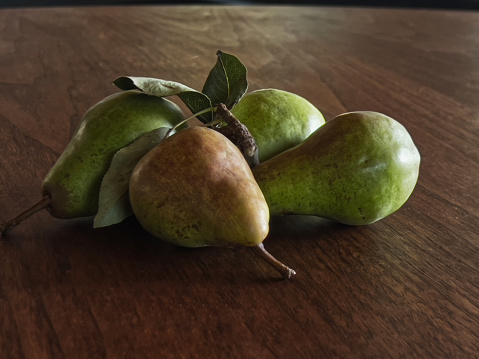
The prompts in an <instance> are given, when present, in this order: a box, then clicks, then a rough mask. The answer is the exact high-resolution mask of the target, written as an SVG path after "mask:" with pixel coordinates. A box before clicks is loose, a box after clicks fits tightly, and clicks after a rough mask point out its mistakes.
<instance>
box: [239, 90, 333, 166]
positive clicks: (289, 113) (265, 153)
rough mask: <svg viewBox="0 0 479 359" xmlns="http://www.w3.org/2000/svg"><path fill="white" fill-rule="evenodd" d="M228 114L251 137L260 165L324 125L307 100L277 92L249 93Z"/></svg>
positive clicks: (317, 112) (317, 111) (322, 118)
mask: <svg viewBox="0 0 479 359" xmlns="http://www.w3.org/2000/svg"><path fill="white" fill-rule="evenodd" d="M231 112H232V114H233V115H234V116H236V118H237V119H238V120H239V121H240V122H241V123H243V124H244V125H245V126H246V127H247V128H248V130H249V131H250V132H251V134H252V135H253V137H254V139H255V141H256V144H257V146H258V155H259V161H260V162H264V161H266V160H267V159H269V158H271V157H273V156H276V155H277V154H279V153H281V152H283V151H285V150H287V149H289V148H291V147H294V146H296V145H298V144H299V143H301V142H302V141H303V140H304V139H305V138H307V137H308V136H309V135H310V134H311V133H312V132H314V131H315V130H316V129H317V128H318V127H320V126H321V125H323V124H324V117H323V115H322V114H321V112H320V111H319V110H318V109H317V108H316V107H315V106H314V105H313V104H311V103H310V102H309V101H308V100H306V99H305V98H303V97H301V96H299V95H296V94H293V93H291V92H287V91H283V90H278V89H261V90H256V91H253V92H250V93H248V94H246V95H245V96H243V98H242V99H241V100H240V101H239V102H238V103H237V104H236V105H235V106H234V107H233V109H232V110H231Z"/></svg>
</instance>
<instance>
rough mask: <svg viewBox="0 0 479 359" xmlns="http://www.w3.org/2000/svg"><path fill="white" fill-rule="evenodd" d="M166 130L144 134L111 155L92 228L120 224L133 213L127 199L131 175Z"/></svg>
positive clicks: (161, 129) (166, 128) (163, 135)
mask: <svg viewBox="0 0 479 359" xmlns="http://www.w3.org/2000/svg"><path fill="white" fill-rule="evenodd" d="M169 130H170V128H168V127H161V128H158V129H156V130H153V131H151V132H148V133H146V134H144V135H143V136H141V137H139V138H138V139H136V140H135V141H133V142H132V143H131V144H129V145H128V146H126V147H124V148H122V149H121V150H119V151H118V152H117V153H116V154H115V156H113V159H112V161H111V164H110V168H109V169H108V171H107V172H106V174H105V176H104V177H103V180H102V183H101V187H100V199H99V202H98V207H99V208H98V213H97V215H96V216H95V218H94V221H93V227H94V228H99V227H106V226H110V225H113V224H116V223H120V222H121V221H123V220H124V219H126V218H128V217H130V216H131V215H132V214H133V211H132V209H131V205H130V200H129V197H128V186H129V183H130V176H131V173H132V172H133V169H134V168H135V166H136V164H137V163H138V161H139V160H140V159H141V158H142V157H143V156H144V155H145V154H146V153H147V152H148V151H150V150H151V149H152V148H153V147H155V146H156V145H158V144H159V143H161V142H162V141H163V139H164V138H165V136H166V134H167V133H168V131H169Z"/></svg>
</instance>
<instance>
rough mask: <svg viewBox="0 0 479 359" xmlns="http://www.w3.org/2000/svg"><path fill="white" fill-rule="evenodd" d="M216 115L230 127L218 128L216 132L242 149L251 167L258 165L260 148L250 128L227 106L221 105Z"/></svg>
mask: <svg viewBox="0 0 479 359" xmlns="http://www.w3.org/2000/svg"><path fill="white" fill-rule="evenodd" d="M216 115H217V117H220V118H221V119H223V121H224V122H225V123H226V124H227V125H228V126H224V127H218V128H216V131H218V132H219V133H221V134H223V135H224V136H226V137H227V138H228V139H229V140H230V141H231V142H233V143H234V144H235V145H236V147H238V148H239V149H240V151H241V153H242V154H243V156H244V157H245V159H246V161H247V162H248V164H249V166H250V167H254V166H256V165H258V164H259V160H258V146H257V145H256V141H255V139H254V137H253V135H251V133H250V132H249V130H248V128H247V127H246V126H245V125H243V124H242V123H241V122H240V121H239V120H238V119H237V118H236V117H235V115H233V114H232V113H231V111H230V110H229V109H228V108H227V107H226V105H225V104H220V105H219V106H218V107H217V108H216Z"/></svg>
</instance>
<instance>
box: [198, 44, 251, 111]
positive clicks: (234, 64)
mask: <svg viewBox="0 0 479 359" xmlns="http://www.w3.org/2000/svg"><path fill="white" fill-rule="evenodd" d="M216 55H217V61H216V64H215V66H214V67H213V68H212V69H211V72H210V74H209V75H208V78H207V79H206V82H205V85H204V86H203V90H202V92H203V93H204V94H205V95H206V96H208V97H209V98H210V100H211V103H212V104H213V105H215V106H217V105H219V104H221V103H223V104H225V105H226V107H227V108H228V109H231V108H232V107H233V106H234V105H235V104H236V103H237V102H238V101H239V100H240V99H241V97H243V95H244V94H245V93H246V90H247V89H248V80H247V73H248V71H247V69H246V67H245V66H244V65H243V63H242V62H241V61H240V60H239V59H238V58H237V57H236V56H234V55H230V54H227V53H225V52H221V51H220V50H218V52H217V53H216Z"/></svg>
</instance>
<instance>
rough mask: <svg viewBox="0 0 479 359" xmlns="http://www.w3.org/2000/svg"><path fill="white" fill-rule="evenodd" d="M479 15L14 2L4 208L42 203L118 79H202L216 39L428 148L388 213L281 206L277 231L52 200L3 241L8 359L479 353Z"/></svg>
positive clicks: (277, 75) (331, 111)
mask: <svg viewBox="0 0 479 359" xmlns="http://www.w3.org/2000/svg"><path fill="white" fill-rule="evenodd" d="M478 24H479V13H474V12H473V13H468V12H459V11H457V12H447V11H425V10H424V11H422V10H382V9H353V8H321V7H318V8H303V7H298V8H294V7H277V8H267V7H251V8H248V7H174V6H170V7H123V8H122V7H118V8H115V7H111V8H108V7H97V8H76V9H75V8H60V9H54V8H44V9H4V10H1V11H0V153H1V156H0V165H1V172H0V187H1V191H0V222H3V221H5V220H7V219H9V218H11V217H13V216H14V215H16V214H17V213H19V212H20V211H21V210H23V209H24V208H26V207H28V206H30V205H31V204H33V203H34V202H36V201H37V200H38V199H39V197H40V186H41V183H42V180H43V177H44V175H45V174H46V173H47V171H48V169H49V168H50V167H51V166H52V164H53V163H54V162H55V160H56V159H57V158H58V156H59V155H60V153H61V152H62V150H63V149H64V147H65V146H66V144H67V143H68V141H69V139H70V136H71V135H72V133H73V131H74V129H75V128H76V125H77V124H78V122H79V120H80V118H81V116H82V114H83V113H84V112H85V111H86V110H87V109H88V108H89V107H90V106H91V105H93V104H94V103H96V102H97V101H99V100H100V99H101V98H103V97H105V96H106V95H109V94H111V93H113V92H116V91H117V90H116V89H115V87H113V85H112V84H111V81H113V80H114V79H115V78H117V77H118V76H122V75H132V76H149V77H157V78H162V79H168V80H173V81H179V82H182V83H185V84H187V85H189V86H191V87H193V88H196V89H201V87H202V85H203V82H204V80H205V78H206V76H207V74H208V72H209V70H210V68H211V67H212V66H213V64H214V62H215V61H216V58H215V53H216V50H217V49H221V50H223V51H226V52H230V53H233V54H235V55H237V56H238V57H239V58H240V59H241V60H242V61H243V62H244V63H245V65H246V66H247V67H248V70H249V82H250V90H254V89H258V88H266V87H273V88H280V89H284V90H288V91H291V92H295V93H297V94H299V95H302V96H304V97H305V98H307V99H308V100H310V101H311V102H312V103H314V104H315V105H316V106H317V107H318V108H319V109H320V110H321V111H322V112H323V113H324V115H325V117H326V118H327V119H329V118H331V117H333V116H335V115H337V114H340V113H343V112H346V111H353V110H374V111H379V112H383V113H385V114H388V115H389V116H391V117H393V118H395V119H396V120H398V121H399V122H401V123H402V124H404V126H405V127H406V128H407V129H408V130H409V132H410V133H411V136H412V137H413V139H414V141H415V142H416V144H417V146H418V148H419V150H420V152H421V155H422V165H421V173H420V179H419V183H418V185H417V188H416V190H415V192H414V194H413V195H412V197H411V198H410V200H409V201H408V202H407V204H406V205H405V206H404V207H403V208H402V209H400V210H399V211H398V212H396V213H395V214H393V215H391V216H389V217H387V218H385V219H384V220H382V221H379V222H377V223H375V224H372V225H368V226H362V227H348V226H343V225H337V224H333V223H329V222H326V221H324V220H321V219H319V218H308V217H286V218H273V219H272V221H271V223H270V224H271V232H270V236H269V237H268V238H267V239H266V241H265V245H266V246H267V248H268V249H269V251H270V252H271V253H273V254H274V255H275V256H276V257H277V258H279V259H281V260H282V261H284V262H285V263H287V264H288V265H290V266H292V267H294V268H295V269H296V270H297V272H298V274H297V276H296V277H295V278H294V279H293V280H291V281H281V280H280V278H279V276H278V274H277V273H276V272H275V271H274V270H273V269H272V268H271V267H269V266H268V265H266V264H265V263H264V262H263V261H262V259H261V258H259V257H257V256H256V255H255V254H254V253H253V252H252V251H249V250H232V249H221V248H203V249H196V250H192V249H183V248H178V247H174V246H171V245H169V244H165V243H163V242H160V241H158V240H156V239H154V238H152V237H151V236H149V235H147V234H146V233H145V232H144V231H142V230H141V228H140V227H139V225H138V224H137V223H136V222H135V221H134V220H128V221H126V222H124V223H122V224H120V225H117V226H113V227H109V228H104V229H95V230H94V229H92V219H91V218H84V219H75V220H59V219H55V218H53V217H51V216H50V215H49V214H48V212H46V211H44V212H41V213H38V214H37V215H35V216H34V217H32V218H30V219H29V220H27V221H25V222H24V223H23V224H22V225H20V226H19V227H17V228H15V229H14V230H13V231H12V233H11V234H10V236H9V240H8V241H1V242H0V258H1V260H0V357H1V358H28V359H30V358H88V359H91V358H475V357H477V355H479V354H478V353H479V336H478V333H479V279H478V270H479V258H478V252H479V217H478V213H479V200H478V194H479V147H478V143H479V142H478V140H479V27H478Z"/></svg>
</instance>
